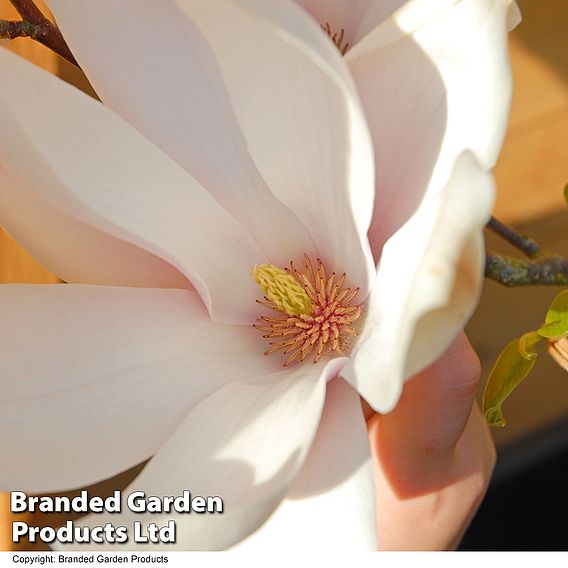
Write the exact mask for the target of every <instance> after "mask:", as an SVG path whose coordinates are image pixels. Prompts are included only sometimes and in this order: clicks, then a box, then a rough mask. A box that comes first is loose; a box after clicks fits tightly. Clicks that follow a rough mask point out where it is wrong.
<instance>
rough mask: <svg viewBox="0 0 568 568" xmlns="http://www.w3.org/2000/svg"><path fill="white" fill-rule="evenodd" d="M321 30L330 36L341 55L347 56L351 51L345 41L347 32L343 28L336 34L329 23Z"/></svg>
mask: <svg viewBox="0 0 568 568" xmlns="http://www.w3.org/2000/svg"><path fill="white" fill-rule="evenodd" d="M321 29H322V30H323V31H324V32H325V33H326V34H327V35H328V36H329V39H331V41H332V42H333V43H334V44H335V46H336V47H337V49H339V52H340V53H341V55H345V54H346V53H347V50H348V49H349V42H347V41H346V40H345V30H344V29H343V28H341V29H340V30H339V32H334V31H333V30H332V29H331V26H330V25H329V23H328V22H326V23H325V25H322V26H321Z"/></svg>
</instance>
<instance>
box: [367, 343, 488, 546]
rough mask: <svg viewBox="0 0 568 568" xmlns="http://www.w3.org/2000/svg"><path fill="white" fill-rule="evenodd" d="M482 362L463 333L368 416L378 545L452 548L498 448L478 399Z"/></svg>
mask: <svg viewBox="0 0 568 568" xmlns="http://www.w3.org/2000/svg"><path fill="white" fill-rule="evenodd" d="M479 377H480V365H479V359H478V358H477V355H476V353H475V352H474V351H473V349H472V347H471V345H470V344H469V342H468V340H467V338H466V337H465V334H461V335H460V336H458V338H457V339H456V340H455V341H454V343H453V344H452V345H451V346H450V347H449V348H448V350H447V351H446V352H445V353H444V355H443V356H442V357H441V358H440V359H439V360H438V361H437V362H436V363H434V364H433V365H431V366H430V367H429V368H428V369H426V370H424V371H423V372H421V373H420V374H418V375H417V376H416V377H414V378H413V379H412V380H410V381H409V382H408V383H406V385H405V388H404V392H403V395H402V398H401V400H400V402H399V404H398V406H397V407H396V408H395V409H394V410H393V411H392V412H391V413H389V414H385V415H379V414H372V415H371V416H370V417H369V418H368V421H367V429H368V432H369V439H370V443H371V453H372V457H373V463H374V468H375V485H376V500H377V510H378V511H379V514H378V519H377V529H378V533H379V534H378V537H379V545H380V547H381V549H383V550H446V549H453V548H456V547H457V546H458V544H459V542H460V540H461V538H462V536H463V533H464V532H465V530H466V528H467V526H468V525H469V523H470V521H471V519H472V518H473V516H474V514H475V512H476V510H477V508H478V506H479V504H480V502H481V500H482V498H483V496H484V494H485V491H486V489H487V486H488V484H489V480H490V477H491V473H492V471H493V467H494V465H495V458H496V454H495V447H494V445H493V441H492V439H491V436H490V434H489V430H488V427H487V425H486V424H485V421H484V420H483V417H482V416H481V412H480V411H479V408H478V407H477V405H476V404H475V396H476V392H477V386H478V383H479Z"/></svg>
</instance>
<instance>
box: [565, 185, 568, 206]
mask: <svg viewBox="0 0 568 568" xmlns="http://www.w3.org/2000/svg"><path fill="white" fill-rule="evenodd" d="M564 201H566V203H567V204H568V183H567V184H566V185H565V186H564Z"/></svg>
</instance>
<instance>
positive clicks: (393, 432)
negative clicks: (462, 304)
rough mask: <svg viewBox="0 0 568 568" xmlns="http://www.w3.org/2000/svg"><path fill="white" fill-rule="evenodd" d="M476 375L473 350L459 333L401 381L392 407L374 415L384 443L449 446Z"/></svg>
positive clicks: (412, 447) (422, 448)
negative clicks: (436, 356) (433, 359)
mask: <svg viewBox="0 0 568 568" xmlns="http://www.w3.org/2000/svg"><path fill="white" fill-rule="evenodd" d="M479 377H480V364H479V359H478V357H477V354H476V353H475V351H474V350H473V348H472V347H471V345H470V343H469V341H468V340H467V338H466V336H465V334H464V333H461V334H460V335H459V336H458V337H457V338H456V340H455V341H454V343H453V344H452V345H451V346H450V347H449V348H448V349H447V351H446V352H445V353H444V354H443V355H442V357H441V358H440V359H439V360H438V361H437V362H436V363H434V364H433V365H431V366H430V367H428V368H427V369H426V370H424V371H422V372H421V373H420V374H418V375H417V376H416V377H414V378H412V379H411V380H410V381H408V382H407V383H406V385H405V388H404V392H403V394H402V397H401V400H400V402H399V404H398V405H397V407H396V408H395V409H394V410H393V411H392V412H391V413H389V414H385V415H383V416H381V417H380V430H381V432H380V435H381V437H382V438H383V439H384V443H385V444H389V445H391V446H393V447H395V448H401V447H404V448H407V449H408V450H409V451H412V452H416V451H419V452H423V453H439V452H448V451H452V450H453V449H454V448H455V446H456V444H457V442H458V440H459V438H460V436H461V435H462V432H463V430H464V428H465V425H466V423H467V420H468V417H469V414H470V412H471V407H472V405H473V402H474V400H475V397H476V392H477V387H478V384H479Z"/></svg>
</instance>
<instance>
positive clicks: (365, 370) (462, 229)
mask: <svg viewBox="0 0 568 568" xmlns="http://www.w3.org/2000/svg"><path fill="white" fill-rule="evenodd" d="M493 194H494V188H493V179H492V177H491V175H490V174H489V173H487V172H485V171H483V169H482V168H481V166H480V165H479V163H478V162H477V160H476V159H475V158H474V157H473V156H472V155H471V154H468V153H466V154H463V155H462V156H460V157H459V159H458V160H457V162H456V165H455V167H454V171H453V174H452V177H451V179H450V181H449V183H448V184H447V186H446V187H445V188H444V190H443V191H442V192H440V193H439V194H438V195H436V196H434V197H433V198H431V199H428V200H427V201H426V202H425V203H424V204H423V205H422V206H421V207H420V209H419V210H418V211H417V212H416V213H415V214H414V215H413V216H412V218H411V219H410V220H409V221H408V222H407V223H406V224H405V225H404V226H403V227H402V228H401V229H400V230H399V231H398V232H397V233H396V234H395V235H393V237H391V239H390V240H389V241H388V242H387V244H386V245H385V247H384V250H383V255H382V256H381V261H380V264H379V268H378V273H377V280H376V282H375V285H374V287H373V290H372V292H371V294H370V296H369V303H368V306H367V310H368V311H367V320H366V322H365V329H364V331H363V333H362V337H361V340H360V343H359V346H358V348H357V349H356V351H355V352H354V354H353V356H352V358H351V360H350V363H349V364H348V366H347V367H346V368H345V370H344V372H343V373H342V376H344V377H345V378H346V379H347V380H349V382H350V383H351V384H352V385H353V386H355V387H356V388H357V390H358V391H359V393H360V394H361V396H363V398H365V399H366V400H367V402H369V404H370V405H371V406H373V407H374V408H375V410H377V411H379V412H388V411H389V410H391V409H392V408H393V407H394V405H395V404H396V402H397V400H398V397H399V396H400V392H401V390H402V385H403V382H404V380H406V379H408V378H410V377H411V376H413V375H414V374H415V373H417V372H418V371H420V370H422V369H423V368H425V367H427V366H428V365H429V364H430V363H432V362H433V361H435V360H436V359H437V358H438V357H439V356H440V355H441V354H442V353H443V352H444V350H445V349H446V348H447V347H448V345H449V344H450V343H451V341H452V340H453V338H454V337H455V335H456V334H457V333H458V331H459V330H460V329H461V328H462V327H463V325H464V324H465V322H466V321H467V319H468V318H469V316H470V315H471V313H472V311H473V309H474V308H475V305H476V303H477V299H478V295H479V292H480V289H481V284H482V281H483V260H484V250H483V236H482V229H483V227H484V225H485V223H486V222H487V220H488V219H489V216H490V214H491V206H492V203H493Z"/></svg>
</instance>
